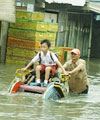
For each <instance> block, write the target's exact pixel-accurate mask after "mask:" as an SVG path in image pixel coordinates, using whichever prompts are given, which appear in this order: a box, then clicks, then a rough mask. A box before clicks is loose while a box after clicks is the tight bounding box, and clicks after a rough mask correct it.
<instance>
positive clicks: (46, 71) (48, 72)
mask: <svg viewBox="0 0 100 120" xmlns="http://www.w3.org/2000/svg"><path fill="white" fill-rule="evenodd" d="M50 71H51V67H46V68H45V80H44V84H47V83H48V79H49V76H50Z"/></svg>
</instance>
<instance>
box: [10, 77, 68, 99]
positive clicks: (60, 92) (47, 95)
mask: <svg viewBox="0 0 100 120" xmlns="http://www.w3.org/2000/svg"><path fill="white" fill-rule="evenodd" d="M68 80H69V77H68V76H67V77H66V78H65V76H64V75H61V77H60V81H59V82H56V81H55V82H51V83H49V84H48V86H47V87H41V86H30V85H25V84H23V82H22V81H21V79H19V78H17V77H15V79H14V80H13V81H12V83H11V84H10V87H9V90H8V91H9V92H10V93H16V92H19V91H23V92H31V93H38V94H43V99H46V100H47V99H53V100H57V99H60V98H63V97H64V96H65V95H66V94H67V92H68V90H67V88H68V86H67V85H66V83H67V82H68Z"/></svg>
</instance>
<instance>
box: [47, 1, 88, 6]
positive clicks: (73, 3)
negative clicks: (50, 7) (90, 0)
mask: <svg viewBox="0 0 100 120" xmlns="http://www.w3.org/2000/svg"><path fill="white" fill-rule="evenodd" d="M85 1H86V0H45V2H48V3H59V4H72V5H73V6H84V5H85Z"/></svg>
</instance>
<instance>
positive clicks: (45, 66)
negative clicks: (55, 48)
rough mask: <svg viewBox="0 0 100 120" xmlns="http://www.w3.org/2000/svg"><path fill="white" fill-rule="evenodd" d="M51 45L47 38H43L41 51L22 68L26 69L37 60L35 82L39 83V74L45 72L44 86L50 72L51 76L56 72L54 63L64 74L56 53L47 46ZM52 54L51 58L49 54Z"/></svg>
mask: <svg viewBox="0 0 100 120" xmlns="http://www.w3.org/2000/svg"><path fill="white" fill-rule="evenodd" d="M50 46H51V43H50V41H49V40H47V39H44V40H42V41H41V51H40V52H39V53H38V54H37V55H36V56H35V57H34V58H33V59H32V60H31V62H30V63H29V64H28V65H27V66H26V67H25V68H23V70H24V71H25V70H27V69H28V68H29V67H30V66H31V65H32V64H34V63H35V62H39V61H40V64H39V65H38V66H37V67H36V83H38V84H40V83H41V80H40V75H42V74H43V73H44V72H45V78H44V85H45V86H46V85H47V83H48V79H49V76H50V72H51V77H53V76H54V74H55V72H56V65H58V66H59V67H60V68H61V69H62V72H63V73H64V74H66V71H65V69H64V68H63V66H62V64H61V63H60V61H59V60H58V58H57V57H56V55H55V54H54V53H53V52H50V51H49V48H50ZM50 55H52V59H51V56H50Z"/></svg>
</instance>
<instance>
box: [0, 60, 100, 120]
mask: <svg viewBox="0 0 100 120" xmlns="http://www.w3.org/2000/svg"><path fill="white" fill-rule="evenodd" d="M99 62H100V60H98V59H92V60H90V61H88V60H87V63H88V65H87V70H88V77H89V81H90V88H89V93H88V95H80V96H78V95H73V96H72V95H68V96H66V98H63V99H61V100H57V101H45V100H43V99H42V95H40V94H32V93H25V92H18V93H16V94H9V93H8V92H7V88H8V87H9V84H10V82H11V81H12V80H13V78H14V73H15V71H16V69H17V68H21V67H22V66H14V65H2V64H0V120H6V119H7V120H27V119H29V120H38V119H40V120H99V118H100V115H99V113H100V94H99V90H100V65H99Z"/></svg>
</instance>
